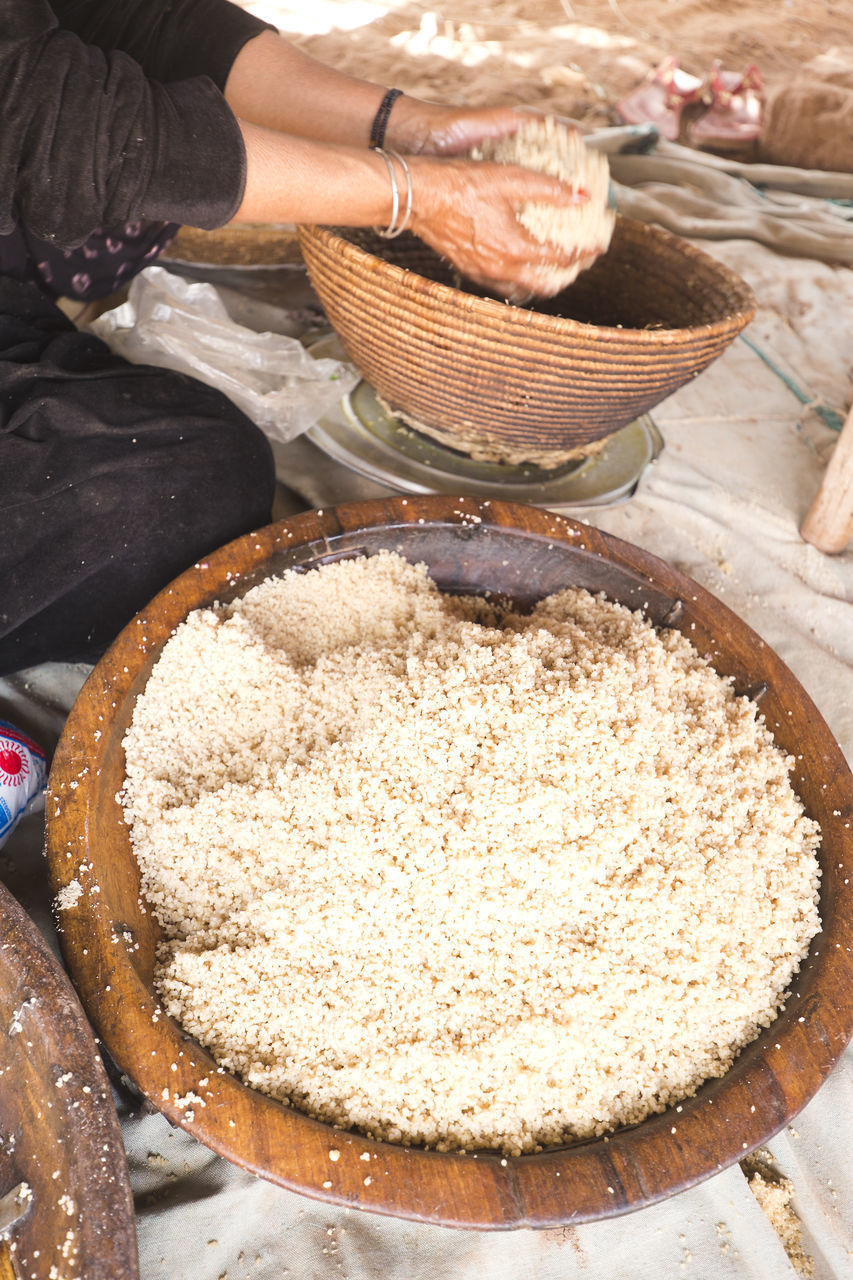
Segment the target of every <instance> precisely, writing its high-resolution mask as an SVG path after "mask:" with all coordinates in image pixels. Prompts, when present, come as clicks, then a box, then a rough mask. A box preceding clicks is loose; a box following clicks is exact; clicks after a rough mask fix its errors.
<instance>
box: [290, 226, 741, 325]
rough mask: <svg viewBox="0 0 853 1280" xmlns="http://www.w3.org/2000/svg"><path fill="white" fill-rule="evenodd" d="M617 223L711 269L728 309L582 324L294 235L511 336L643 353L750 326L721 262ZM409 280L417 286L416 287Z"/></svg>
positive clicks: (350, 244)
mask: <svg viewBox="0 0 853 1280" xmlns="http://www.w3.org/2000/svg"><path fill="white" fill-rule="evenodd" d="M617 221H618V222H619V223H620V224H622V225H625V226H628V227H629V228H630V229H631V231H632V232H633V233H635V234H640V235H642V236H644V237H646V238H647V239H649V240H652V241H654V240H657V241H658V243H659V244H660V245H661V246H665V247H666V248H667V249H668V250H670V251H672V252H674V253H679V254H681V255H682V256H683V257H684V258H686V259H687V260H692V261H694V262H697V263H700V264H701V265H702V266H703V267H704V268H705V269H706V270H711V271H713V273H714V274H715V275H716V276H717V278H718V279H719V281H720V282H721V284H722V283H724V284H725V285H726V287H727V288H728V289H729V290H730V291H731V301H732V304H733V308H732V310H730V311H729V312H727V314H726V315H725V316H721V317H720V318H719V319H718V320H714V321H710V322H708V323H707V324H698V325H682V326H678V327H676V328H669V329H664V328H657V329H632V328H628V327H624V328H623V327H620V326H616V325H597V324H587V323H584V322H583V321H581V320H573V319H571V318H569V317H566V316H554V315H549V314H547V313H544V312H540V311H531V310H528V309H527V308H525V307H520V306H514V305H513V304H510V303H506V302H500V301H498V299H497V298H481V297H479V296H478V295H477V294H472V293H465V291H464V290H462V289H455V288H453V287H452V286H451V285H447V284H443V283H442V282H441V281H440V280H432V279H430V277H429V276H423V275H421V274H420V273H419V272H417V271H413V270H411V269H410V268H408V267H401V266H398V265H397V264H396V263H393V262H388V261H386V259H384V258H380V257H379V256H378V255H377V254H375V253H371V252H370V251H369V250H368V249H364V248H362V247H361V245H358V244H356V243H354V241H352V240H348V239H347V238H346V237H345V236H343V235H341V234H340V232H339V231H338V230H337V229H336V228H334V227H326V226H319V225H317V224H306V223H303V224H301V225H300V226H299V227H298V233H299V242H300V245H301V247H302V249H303V254H304V250H305V246H306V245H308V246H310V245H311V244H312V243H313V242H315V241H316V242H317V243H318V244H321V245H323V246H324V247H325V248H328V249H331V250H332V251H333V252H334V254H335V255H336V256H337V257H338V258H340V259H341V261H342V262H346V263H348V264H349V265H350V266H352V267H354V268H356V270H358V271H359V272H360V273H362V274H364V275H367V274H369V273H372V274H375V275H380V276H383V277H385V279H386V280H387V284H388V286H389V288H390V289H392V290H394V291H395V292H397V293H398V294H400V295H402V296H405V297H406V298H407V299H408V300H409V301H410V302H414V303H415V305H417V303H419V302H423V300H424V298H425V297H426V298H428V299H429V302H430V303H432V304H434V305H436V306H437V307H438V308H440V309H441V310H442V311H444V312H445V313H447V312H457V313H462V315H463V317H464V316H465V314H466V313H475V314H479V315H480V316H481V317H482V319H483V320H484V321H495V322H498V323H500V324H506V323H507V316H508V315H509V316H510V317H511V320H512V324H513V330H514V336H516V337H517V331H518V330H520V329H522V328H524V329H530V330H533V331H534V332H538V333H540V334H542V335H543V336H544V335H548V336H551V337H553V336H560V337H563V338H565V337H567V336H569V335H571V334H572V333H577V334H579V335H582V336H585V337H587V338H589V337H591V336H592V335H597V336H598V337H599V338H600V339H602V340H604V341H609V340H612V341H615V342H618V343H625V342H628V343H636V344H638V345H639V347H640V348H641V349H642V348H643V347H645V346H651V347H654V346H669V347H671V346H673V345H675V343H676V342H677V341H678V340H679V339H681V340H685V341H687V340H689V339H691V338H693V337H697V336H699V335H703V334H725V333H728V332H730V331H731V330H732V329H733V328H734V329H735V330H736V332H739V331H740V330H741V329H743V328H745V327H746V325H747V324H749V322H750V320H752V318H753V317H754V315H755V311H756V305H757V303H756V298H755V294H754V292H753V290H752V289H751V287H750V286H749V285H748V284H747V283H746V281H745V280H743V279H742V278H741V277H740V276H739V275H737V273H736V272H734V271H732V269H731V268H730V267H728V266H727V265H726V264H725V263H724V262H720V261H718V259H716V258H713V257H711V255H710V254H708V253H705V252H704V250H702V249H699V248H697V247H696V245H694V244H691V243H690V241H689V240H685V239H684V238H683V237H681V236H677V235H675V234H674V233H673V232H671V231H667V230H665V229H664V228H663V227H658V226H656V225H653V224H651V223H647V222H641V221H639V220H638V219H636V218H627V217H625V216H624V215H622V214H620V215H619V216H618V219H617ZM306 266H307V268H308V275H309V278H312V279H313V277H312V267H311V264H310V262H308V260H307V258H306ZM414 281H417V282H418V283H417V284H416V285H415V284H414ZM315 287H316V286H315Z"/></svg>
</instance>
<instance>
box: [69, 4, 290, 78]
mask: <svg viewBox="0 0 853 1280" xmlns="http://www.w3.org/2000/svg"><path fill="white" fill-rule="evenodd" d="M51 8H52V9H53V11H54V13H55V14H56V16H57V18H58V19H59V25H60V26H61V27H64V28H65V30H67V31H73V32H74V34H75V35H78V36H79V37H80V39H81V40H83V41H85V43H86V44H93V45H97V47H98V48H99V49H101V50H102V52H104V53H108V54H109V53H113V52H114V51H115V50H116V49H121V51H122V52H123V53H127V54H129V55H130V56H131V58H133V59H134V60H135V61H136V62H138V63H139V65H140V66H141V67H142V69H143V70H144V72H145V74H146V75H148V76H151V77H152V78H153V79H155V80H164V81H169V80H187V79H190V78H191V77H193V76H200V75H205V76H210V78H211V80H212V81H213V82H214V84H216V85H217V86H218V87H219V88H220V89H224V88H225V81H226V79H227V78H228V72H229V71H230V70H231V64H232V62H233V61H234V59H235V58H236V57H237V54H238V53H239V52H240V50H241V49H242V47H243V45H244V44H246V43H247V41H249V40H251V39H252V37H253V36H256V35H258V34H259V33H260V32H261V31H266V30H270V31H275V27H273V26H271V25H270V23H268V22H262V21H261V19H260V18H254V17H252V15H251V14H249V13H246V11H245V10H244V9H241V8H240V7H239V6H238V5H236V4H231V3H230V0H51Z"/></svg>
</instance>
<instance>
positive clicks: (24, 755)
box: [0, 720, 47, 847]
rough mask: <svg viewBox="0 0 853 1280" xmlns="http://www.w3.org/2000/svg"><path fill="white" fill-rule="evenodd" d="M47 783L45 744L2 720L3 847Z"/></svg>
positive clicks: (0, 833) (0, 823)
mask: <svg viewBox="0 0 853 1280" xmlns="http://www.w3.org/2000/svg"><path fill="white" fill-rule="evenodd" d="M46 784H47V760H46V759H45V754H44V752H43V751H42V749H41V747H39V746H37V745H36V743H34V742H33V741H32V739H30V738H28V737H27V735H26V734H25V733H21V731H20V729H16V728H15V727H14V725H11V724H8V723H7V722H6V721H5V720H0V847H2V846H3V845H4V844H5V842H6V839H7V838H8V837H9V836H10V835H11V834H12V832H13V831H14V829H15V827H16V826H17V825H18V819H19V818H20V817H21V816H22V815H23V814H24V813H25V812H26V809H27V806H28V805H29V804H30V802H31V801H32V800H34V799H35V797H36V796H37V795H39V794H40V793H41V792H42V791H44V788H45V786H46Z"/></svg>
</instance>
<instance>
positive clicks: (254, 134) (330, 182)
mask: <svg viewBox="0 0 853 1280" xmlns="http://www.w3.org/2000/svg"><path fill="white" fill-rule="evenodd" d="M240 128H241V130H242V133H243V140H244V142H245V144H246V187H245V191H244V194H243V202H242V204H241V206H240V208H239V209H238V211H237V213H236V215H235V221H238V222H321V223H335V224H338V225H340V226H370V225H372V224H373V223H383V224H385V223H387V222H388V220H389V218H390V215H391V204H392V201H391V187H390V182H389V178H388V170H387V168H386V165H385V161H384V160H383V159H382V157H381V156H380V155H378V154H377V153H376V152H375V151H370V150H368V148H367V147H366V146H363V147H355V146H342V145H339V144H332V143H328V142H317V141H314V140H311V139H307V138H298V137H294V136H293V135H292V134H285V133H280V132H278V131H277V130H274V129H269V128H264V127H262V126H260V125H257V124H252V123H249V122H247V121H245V120H241V121H240Z"/></svg>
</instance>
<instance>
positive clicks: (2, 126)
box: [0, 0, 246, 248]
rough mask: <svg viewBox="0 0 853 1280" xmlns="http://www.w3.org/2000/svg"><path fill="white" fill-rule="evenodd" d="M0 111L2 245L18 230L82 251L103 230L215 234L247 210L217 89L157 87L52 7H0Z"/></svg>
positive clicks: (10, 1)
mask: <svg viewBox="0 0 853 1280" xmlns="http://www.w3.org/2000/svg"><path fill="white" fill-rule="evenodd" d="M78 7H80V9H81V11H82V8H83V7H89V8H92V9H94V8H95V6H94V5H89V6H84V5H83V0H78ZM100 7H101V8H102V9H104V10H107V9H109V10H113V9H120V8H122V6H121V4H120V3H118V2H117V0H108V3H102V4H101V6H100ZM132 7H133V8H135V9H137V10H138V9H140V8H141V6H140V5H137V4H135V3H134V5H133V6H132ZM179 7H180V6H179V4H178V0H176V3H175V8H176V9H178V8H179ZM228 8H229V9H230V8H231V6H228ZM0 104H1V105H0V234H7V233H8V232H10V231H11V230H12V229H13V228H14V226H15V225H16V224H17V223H18V222H21V223H23V224H24V225H25V226H26V227H27V228H28V229H29V230H30V231H32V232H33V234H34V235H36V236H39V237H40V238H42V239H45V240H52V241H53V242H54V243H56V244H58V245H60V246H61V247H63V248H74V247H75V246H76V245H79V244H81V243H82V242H83V241H84V240H86V239H87V238H88V237H89V236H90V235H91V234H92V232H93V231H95V230H96V229H97V228H99V227H109V226H115V225H118V224H120V223H122V222H130V221H136V220H138V219H155V220H159V219H162V220H164V221H169V222H183V223H187V224H189V225H191V226H197V227H204V228H210V227H218V226H222V225H223V224H224V223H225V222H227V221H229V219H230V218H232V217H233V215H234V213H235V212H236V210H237V208H238V207H239V204H240V201H241V199H242V195H243V188H244V184H245V174H246V156H245V148H244V145H243V138H242V134H241V133H240V129H239V126H238V124H237V121H236V119H235V117H234V115H233V113H232V112H231V110H230V108H229V107H228V105H227V103H226V102H225V99H224V98H223V96H222V94H221V93H220V91H219V89H218V88H217V87H216V85H215V84H214V83H213V81H212V80H211V79H208V78H207V77H206V76H197V77H194V78H190V79H182V80H176V81H173V82H172V83H166V84H163V83H160V82H159V81H158V80H156V79H149V78H148V77H147V76H146V74H145V72H144V71H143V69H142V67H141V66H140V64H139V63H138V62H137V61H135V60H134V59H133V58H132V57H130V56H129V55H128V54H127V53H125V52H122V51H116V52H112V53H109V54H106V53H104V51H103V50H102V49H100V48H99V47H98V46H97V45H93V44H88V43H85V42H84V41H83V40H82V39H81V38H80V37H79V36H77V35H76V34H73V33H72V32H70V31H65V30H61V29H60V28H59V26H58V24H57V20H56V17H55V15H54V13H53V10H52V6H51V5H50V4H48V3H47V0H0Z"/></svg>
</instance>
